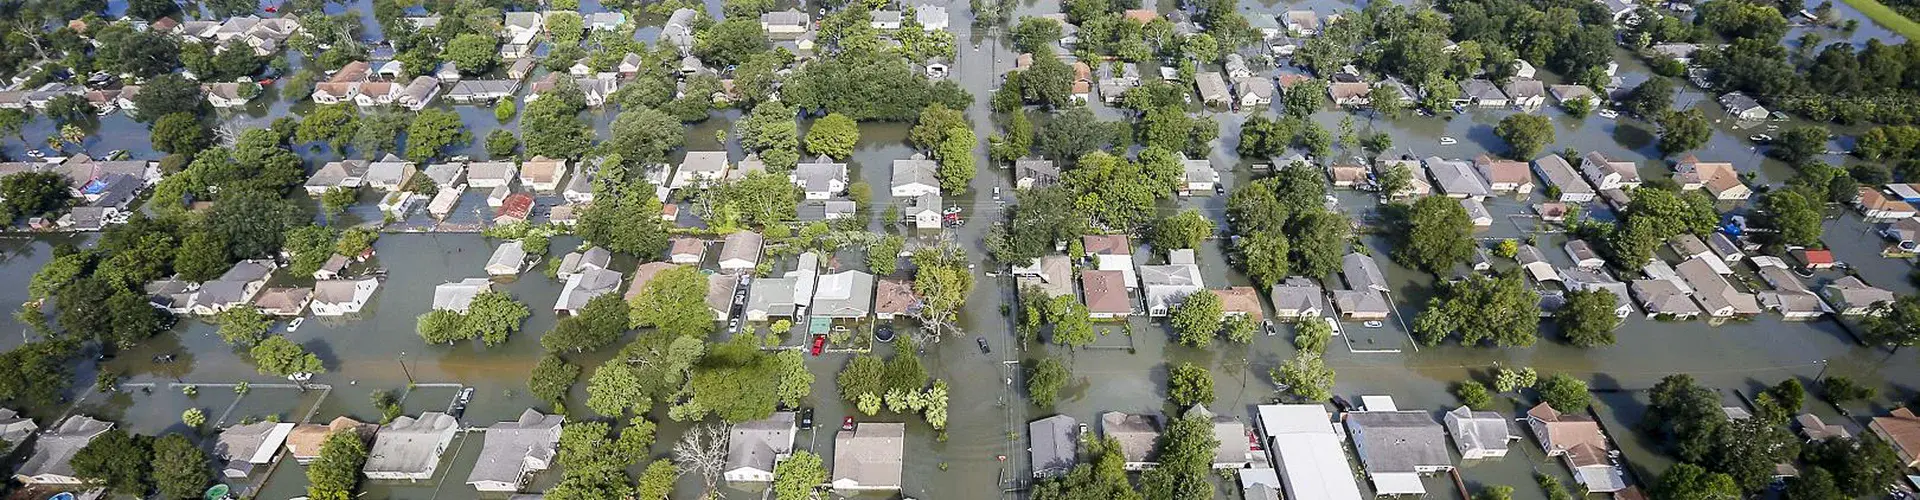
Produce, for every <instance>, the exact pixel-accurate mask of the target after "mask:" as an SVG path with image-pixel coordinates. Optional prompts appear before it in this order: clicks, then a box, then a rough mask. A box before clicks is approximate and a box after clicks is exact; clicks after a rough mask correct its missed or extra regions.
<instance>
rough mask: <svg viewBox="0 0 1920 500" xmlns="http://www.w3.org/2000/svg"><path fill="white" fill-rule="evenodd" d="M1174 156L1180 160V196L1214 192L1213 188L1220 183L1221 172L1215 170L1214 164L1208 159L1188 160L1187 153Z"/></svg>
mask: <svg viewBox="0 0 1920 500" xmlns="http://www.w3.org/2000/svg"><path fill="white" fill-rule="evenodd" d="M1174 155H1175V157H1176V158H1177V159H1178V160H1180V171H1181V174H1180V179H1181V184H1180V186H1181V188H1180V191H1181V193H1180V194H1183V195H1189V194H1192V193H1195V192H1201V193H1204V192H1208V191H1213V186H1214V185H1215V184H1219V183H1220V172H1219V171H1217V170H1214V169H1213V163H1211V162H1208V161H1207V159H1206V158H1200V159H1193V160H1190V159H1187V154H1186V153H1174Z"/></svg>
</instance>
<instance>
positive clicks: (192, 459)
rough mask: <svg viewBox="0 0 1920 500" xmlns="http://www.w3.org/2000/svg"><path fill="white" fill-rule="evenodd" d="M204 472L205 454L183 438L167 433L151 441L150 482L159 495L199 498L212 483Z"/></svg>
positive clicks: (177, 497)
mask: <svg viewBox="0 0 1920 500" xmlns="http://www.w3.org/2000/svg"><path fill="white" fill-rule="evenodd" d="M196 427H197V426H196ZM208 470H209V467H207V453H206V452H204V451H201V450H200V447H199V446H196V445H194V444H193V442H192V441H189V440H187V437H186V436H182V435H180V434H167V435H165V436H161V437H160V439H156V440H154V441H153V482H154V485H155V486H158V487H159V489H160V495H161V496H164V497H166V498H174V499H190V498H200V495H201V494H202V493H205V492H206V488H207V482H208V481H211V480H212V478H211V477H210V476H211V474H208V473H207V471H208Z"/></svg>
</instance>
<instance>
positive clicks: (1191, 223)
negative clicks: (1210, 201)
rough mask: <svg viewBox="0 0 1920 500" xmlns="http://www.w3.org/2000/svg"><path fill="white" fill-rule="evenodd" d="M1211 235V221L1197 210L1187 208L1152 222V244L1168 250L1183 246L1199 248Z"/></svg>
mask: <svg viewBox="0 0 1920 500" xmlns="http://www.w3.org/2000/svg"><path fill="white" fill-rule="evenodd" d="M1211 236H1213V221H1212V220H1209V219H1207V216H1205V215H1201V214H1200V212H1199V211H1197V210H1192V209H1188V210H1183V211H1181V212H1180V213H1178V214H1174V215H1173V216H1172V217H1167V218H1165V219H1161V220H1160V222H1159V223H1157V224H1154V230H1153V246H1155V247H1158V248H1159V249H1160V250H1162V251H1168V252H1171V251H1173V250H1178V249H1183V248H1199V247H1200V243H1201V242H1204V241H1206V239H1207V238H1208V237H1211Z"/></svg>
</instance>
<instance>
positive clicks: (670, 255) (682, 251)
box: [667, 236, 707, 264]
mask: <svg viewBox="0 0 1920 500" xmlns="http://www.w3.org/2000/svg"><path fill="white" fill-rule="evenodd" d="M706 253H707V242H706V240H702V239H699V238H694V237H690V236H675V237H673V239H671V240H669V241H668V242H667V262H672V263H674V264H699V263H700V259H701V258H702V257H704V256H705V255H706Z"/></svg>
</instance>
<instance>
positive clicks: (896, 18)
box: [871, 10, 901, 23]
mask: <svg viewBox="0 0 1920 500" xmlns="http://www.w3.org/2000/svg"><path fill="white" fill-rule="evenodd" d="M871 16H872V17H871V19H873V22H876V23H897V22H900V19H901V18H900V11H897V10H876V11H873V14H872V15H871Z"/></svg>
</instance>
